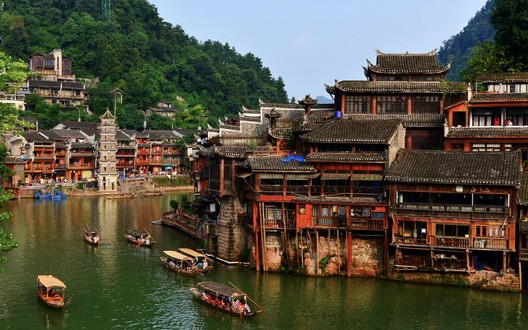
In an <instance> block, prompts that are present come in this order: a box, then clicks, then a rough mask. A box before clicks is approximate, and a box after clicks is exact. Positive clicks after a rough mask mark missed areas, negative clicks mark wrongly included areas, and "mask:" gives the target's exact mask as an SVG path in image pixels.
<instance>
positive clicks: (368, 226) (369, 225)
mask: <svg viewBox="0 0 528 330" xmlns="http://www.w3.org/2000/svg"><path fill="white" fill-rule="evenodd" d="M385 223H386V222H385V219H350V220H349V222H348V229H358V230H384V229H385Z"/></svg>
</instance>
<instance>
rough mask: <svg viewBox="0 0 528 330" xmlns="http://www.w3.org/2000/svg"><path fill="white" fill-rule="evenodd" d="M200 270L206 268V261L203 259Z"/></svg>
mask: <svg viewBox="0 0 528 330" xmlns="http://www.w3.org/2000/svg"><path fill="white" fill-rule="evenodd" d="M201 268H202V269H206V268H207V259H204V260H203V262H202V267H201Z"/></svg>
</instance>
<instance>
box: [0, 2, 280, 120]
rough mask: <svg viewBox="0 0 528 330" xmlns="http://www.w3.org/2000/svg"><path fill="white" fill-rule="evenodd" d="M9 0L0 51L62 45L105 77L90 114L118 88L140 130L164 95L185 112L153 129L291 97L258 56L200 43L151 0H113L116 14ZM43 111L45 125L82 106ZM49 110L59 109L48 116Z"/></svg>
mask: <svg viewBox="0 0 528 330" xmlns="http://www.w3.org/2000/svg"><path fill="white" fill-rule="evenodd" d="M3 4H4V6H3V11H2V12H1V16H0V36H1V37H2V41H3V42H2V44H1V46H0V50H3V51H4V52H6V53H7V54H9V55H11V56H14V57H15V58H19V59H24V60H25V59H27V58H29V56H30V55H31V54H33V53H41V54H47V53H49V52H50V51H52V50H53V49H56V48H60V49H62V50H63V55H64V56H69V57H71V58H72V59H73V60H74V73H75V74H76V76H77V77H78V78H87V79H98V80H99V83H98V84H97V85H96V86H94V87H92V88H91V91H90V95H91V97H90V110H91V111H92V112H93V115H92V116H88V114H82V115H81V116H82V117H83V119H85V120H96V119H97V118H98V116H99V115H101V114H102V113H103V112H104V110H105V109H106V108H107V107H109V108H112V107H113V95H112V94H111V93H110V91H111V90H113V89H114V88H119V89H121V90H122V91H123V92H124V102H123V105H121V106H120V109H119V110H118V123H119V125H120V126H121V127H123V128H136V129H138V128H141V127H142V125H143V115H142V113H141V112H138V110H144V109H146V108H148V107H154V106H156V104H157V102H158V101H164V102H176V101H177V100H179V101H178V102H177V103H178V104H177V106H178V109H179V110H181V111H177V119H176V120H175V121H174V122H167V119H164V118H149V119H148V127H149V128H151V127H152V126H156V127H163V128H166V127H172V126H173V125H174V127H180V128H196V127H197V126H199V125H202V126H203V125H205V122H208V123H210V124H211V125H213V126H214V125H215V124H216V123H217V118H219V117H221V118H223V117H224V116H226V115H227V116H231V115H234V114H235V113H236V112H238V111H240V109H241V107H242V106H247V107H257V106H258V100H259V99H263V100H270V101H274V102H287V100H288V96H287V94H286V92H285V90H284V82H283V81H282V78H281V77H279V78H277V79H275V78H273V77H272V75H271V72H270V70H269V69H268V68H266V67H263V65H262V61H261V60H260V59H259V58H258V57H255V56H254V55H253V54H251V53H248V54H245V55H241V54H239V53H237V52H236V50H235V48H233V47H231V46H230V45H228V44H221V43H219V42H216V41H210V40H208V41H206V42H198V41H197V40H196V39H195V38H193V37H190V36H188V35H187V34H186V33H185V32H184V31H183V29H182V27H181V26H179V25H176V26H173V25H171V24H169V23H167V22H165V21H163V20H162V19H161V18H160V17H159V15H158V13H157V10H156V8H155V6H153V5H151V4H149V3H148V1H147V0H112V1H111V11H110V12H109V13H108V14H106V13H105V14H103V11H102V6H101V0H99V1H95V0H39V1H34V0H6V1H3ZM182 99H183V101H182ZM33 103H34V108H32V109H31V110H33V111H36V112H37V113H38V111H39V110H38V109H37V108H38V107H39V101H37V102H33ZM40 110H41V113H43V112H45V113H46V116H44V115H42V116H41V117H48V118H50V119H49V120H51V121H52V122H50V123H43V124H41V127H43V128H47V127H50V125H53V124H54V123H53V122H55V123H56V122H58V120H60V119H62V120H64V119H68V118H69V119H71V118H72V117H73V118H76V117H77V116H78V115H79V114H78V113H77V111H76V110H72V111H70V113H67V114H62V113H60V112H61V109H50V108H49V107H48V108H46V107H45V106H44V105H42V104H41V105H40ZM49 111H50V113H51V115H52V116H47V115H48V113H47V112H49ZM196 112H199V113H198V117H196V116H195V113H196ZM59 113H60V114H59ZM55 115H58V116H55ZM65 117H66V118H65ZM39 119H43V118H39ZM151 124H153V125H151ZM152 128H154V127H152Z"/></svg>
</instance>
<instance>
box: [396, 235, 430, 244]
mask: <svg viewBox="0 0 528 330" xmlns="http://www.w3.org/2000/svg"><path fill="white" fill-rule="evenodd" d="M393 243H394V244H409V245H427V240H426V239H425V238H414V237H400V236H396V237H394V241H393Z"/></svg>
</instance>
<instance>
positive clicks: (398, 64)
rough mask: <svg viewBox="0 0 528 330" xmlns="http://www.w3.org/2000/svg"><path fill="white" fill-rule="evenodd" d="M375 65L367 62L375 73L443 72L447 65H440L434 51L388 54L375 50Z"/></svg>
mask: <svg viewBox="0 0 528 330" xmlns="http://www.w3.org/2000/svg"><path fill="white" fill-rule="evenodd" d="M376 53H377V57H376V65H373V64H372V63H370V62H368V61H367V62H368V69H369V70H371V71H373V72H377V73H426V74H435V73H443V72H446V71H448V70H449V65H445V66H441V65H439V64H438V61H437V58H436V51H432V52H430V53H426V54H409V53H405V54H389V53H382V52H380V51H376Z"/></svg>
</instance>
